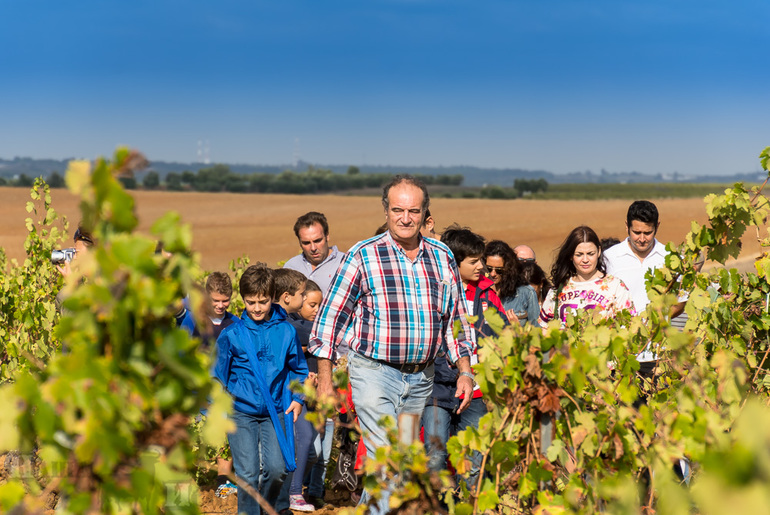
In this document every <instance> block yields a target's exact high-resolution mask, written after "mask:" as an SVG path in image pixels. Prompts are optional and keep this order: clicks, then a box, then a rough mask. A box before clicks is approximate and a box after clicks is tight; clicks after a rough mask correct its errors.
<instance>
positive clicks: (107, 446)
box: [0, 149, 230, 513]
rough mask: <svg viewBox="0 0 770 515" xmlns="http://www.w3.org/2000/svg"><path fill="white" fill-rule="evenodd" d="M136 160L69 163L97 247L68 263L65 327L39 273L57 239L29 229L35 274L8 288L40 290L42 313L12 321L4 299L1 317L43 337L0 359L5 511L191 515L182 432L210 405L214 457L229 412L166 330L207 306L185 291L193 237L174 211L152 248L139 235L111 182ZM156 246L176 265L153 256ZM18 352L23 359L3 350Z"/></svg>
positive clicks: (28, 296) (189, 457)
mask: <svg viewBox="0 0 770 515" xmlns="http://www.w3.org/2000/svg"><path fill="white" fill-rule="evenodd" d="M144 162H145V161H144V158H143V157H142V156H141V154H138V153H136V152H132V151H128V150H125V149H119V150H118V151H117V152H116V153H115V155H114V157H113V159H112V160H105V159H99V160H97V161H96V162H95V163H89V162H72V163H71V165H70V168H69V170H68V172H67V176H66V181H67V185H68V187H69V189H70V190H71V191H72V192H73V193H74V194H76V195H78V196H79V197H80V199H81V201H80V208H81V214H82V220H81V224H82V226H83V227H84V228H85V229H86V230H88V231H89V232H91V233H92V234H93V235H94V236H95V238H96V240H97V245H96V246H94V247H93V248H92V249H91V250H90V251H89V252H87V253H83V254H82V255H78V257H77V259H76V260H75V261H73V263H72V264H73V272H72V273H71V274H70V275H69V276H68V277H67V279H66V280H65V281H64V284H63V287H62V288H61V291H60V292H58V293H59V296H60V298H61V299H63V302H62V314H61V316H60V318H59V315H58V314H57V313H56V311H55V309H52V308H51V306H52V301H53V298H54V297H55V295H56V293H57V290H58V284H57V282H58V281H59V279H58V278H57V277H56V276H55V275H54V274H55V272H53V271H52V267H51V265H50V263H48V261H49V260H50V250H51V248H53V245H54V244H55V243H56V241H57V239H60V238H59V233H57V232H55V231H54V230H53V229H52V230H51V233H50V234H48V235H47V237H46V235H45V233H44V232H41V231H35V232H33V231H32V229H30V237H29V238H28V242H32V243H29V244H30V245H33V244H34V245H35V246H36V248H37V251H38V253H37V254H36V256H31V257H30V258H28V261H29V262H30V264H31V265H32V264H35V263H37V266H38V269H37V271H38V273H37V274H35V273H28V272H27V271H26V263H25V267H21V268H12V269H11V270H10V272H9V273H8V274H7V275H5V276H4V283H5V282H13V281H16V282H17V283H18V284H19V286H20V288H21V290H22V291H24V293H23V294H22V297H23V299H24V300H23V301H20V302H24V303H27V304H32V303H33V299H35V298H37V297H34V298H33V296H32V295H33V293H34V292H38V291H40V292H41V293H40V294H39V295H40V301H39V304H40V306H42V307H41V309H39V310H37V311H33V310H32V308H31V307H29V306H27V307H25V308H24V309H16V307H15V304H14V301H13V299H10V298H9V297H12V296H14V295H15V291H14V290H13V289H12V288H7V287H4V289H3V290H2V295H3V296H2V304H0V305H1V306H2V316H3V317H5V320H8V319H10V320H11V325H10V327H5V328H4V329H5V330H7V331H10V332H11V334H16V333H19V334H21V333H23V332H25V331H29V332H30V333H31V334H32V336H30V338H37V337H36V336H35V335H36V334H43V335H45V339H43V338H40V339H39V340H37V345H38V346H40V347H43V349H42V350H36V348H35V346H33V345H29V344H27V343H25V342H24V341H22V339H21V338H20V337H19V338H18V340H19V342H20V343H18V344H15V345H16V347H11V346H8V347H7V350H6V354H7V357H5V358H4V360H3V372H4V374H3V381H4V382H3V384H2V386H0V407H1V408H0V409H2V410H3V418H2V423H0V450H1V451H14V452H15V453H17V456H19V461H20V462H21V463H23V464H25V466H18V467H15V468H13V469H12V470H10V471H8V470H6V473H8V474H9V476H8V477H7V478H6V480H5V482H4V483H3V484H2V485H0V510H2V511H7V510H10V509H11V508H15V509H16V510H20V511H38V510H41V509H45V508H50V507H52V505H57V507H58V510H59V511H61V512H63V513H85V512H92V513H93V512H99V513H138V512H141V513H160V512H166V511H180V512H186V513H197V512H198V507H197V504H196V497H195V495H194V484H195V483H194V482H193V481H191V480H190V479H191V477H192V476H191V474H192V473H193V469H194V466H195V464H196V462H197V456H196V455H195V453H194V452H193V451H192V446H191V443H192V434H191V429H190V428H191V421H192V420H193V419H194V418H195V417H196V416H197V415H198V414H199V413H200V411H201V410H202V409H204V408H206V407H208V416H207V418H206V425H205V426H204V427H202V428H201V429H200V431H201V435H202V437H203V439H204V440H205V441H206V442H207V444H209V445H211V446H219V445H221V443H222V441H223V439H224V437H225V434H226V430H227V429H228V428H229V423H228V422H227V420H226V418H225V416H224V415H225V413H226V412H227V411H228V410H229V405H230V401H229V398H228V397H227V396H226V394H224V392H223V391H222V389H221V388H220V387H219V386H218V385H216V384H215V383H214V382H213V381H212V379H211V377H210V375H209V358H208V356H206V355H204V354H203V353H200V352H198V350H197V346H198V342H197V341H196V340H194V339H193V338H191V337H190V336H188V334H187V333H186V332H185V331H183V330H180V329H177V328H176V327H175V322H174V315H175V313H176V312H177V311H178V309H179V306H180V305H181V301H182V299H183V298H184V297H185V296H186V295H188V294H190V296H191V297H190V302H191V304H192V305H193V306H197V307H200V306H202V301H203V299H202V296H201V295H200V294H198V293H196V292H197V291H198V290H196V289H195V288H193V287H192V286H193V284H194V283H195V278H196V277H197V276H198V275H199V272H198V266H197V263H196V260H195V258H194V256H193V255H192V254H191V252H190V244H191V239H192V238H191V230H190V228H189V227H187V226H184V225H182V224H180V221H179V219H178V216H177V215H175V214H171V213H170V214H167V215H165V216H163V217H162V218H160V219H159V220H157V221H156V222H155V223H154V224H153V226H152V237H149V236H144V235H139V234H136V233H134V229H135V228H136V226H137V218H136V215H135V212H134V201H133V198H132V197H131V196H130V195H129V194H128V193H127V192H126V191H125V190H124V188H123V186H122V185H121V182H120V180H121V179H122V178H125V177H130V176H131V175H132V173H133V171H134V170H135V169H137V168H139V167H141V165H142V164H143V163H144ZM40 196H43V198H44V201H45V204H44V206H45V207H46V215H45V218H44V220H43V222H44V223H50V221H52V220H53V218H52V217H53V215H52V214H49V211H48V204H49V203H50V199H49V197H48V194H47V190H46V188H45V187H44V186H41V185H40V184H38V185H36V186H35V189H34V190H33V199H35V198H36V197H40ZM50 213H52V212H50ZM27 225H28V228H30V227H32V228H34V224H32V223H31V222H29V221H28V223H27ZM38 239H39V240H40V241H38ZM158 241H161V242H163V244H164V247H165V249H166V250H168V251H169V252H171V253H172V255H171V257H168V258H167V257H164V256H163V255H161V254H159V253H156V252H155V249H156V244H157V242H158ZM35 260H36V261H35ZM41 282H44V285H43V286H39V284H40V283H41ZM35 294H37V293H35ZM25 310H26V311H25ZM57 318H58V320H57ZM49 333H52V334H51V335H50V336H49ZM16 348H19V349H22V350H24V352H17V351H16V350H14V351H13V353H11V352H8V349H16ZM6 370H7V371H8V372H7V373H6ZM52 498H53V499H52Z"/></svg>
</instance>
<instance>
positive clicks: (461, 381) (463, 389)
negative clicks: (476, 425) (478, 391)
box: [455, 376, 473, 414]
mask: <svg viewBox="0 0 770 515" xmlns="http://www.w3.org/2000/svg"><path fill="white" fill-rule="evenodd" d="M455 397H457V398H458V399H459V398H461V397H462V399H463V400H462V402H461V403H460V407H459V408H457V413H458V414H459V413H462V412H463V411H465V408H467V407H468V406H469V405H470V403H471V399H472V398H473V379H471V378H470V377H468V376H460V377H458V378H457V392H455Z"/></svg>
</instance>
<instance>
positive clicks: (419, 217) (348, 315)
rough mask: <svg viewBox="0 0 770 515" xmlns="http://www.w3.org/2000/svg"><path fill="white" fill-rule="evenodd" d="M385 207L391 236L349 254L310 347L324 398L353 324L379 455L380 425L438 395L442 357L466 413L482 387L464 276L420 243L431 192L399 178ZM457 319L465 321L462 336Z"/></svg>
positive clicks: (445, 256) (358, 395)
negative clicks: (477, 383)
mask: <svg viewBox="0 0 770 515" xmlns="http://www.w3.org/2000/svg"><path fill="white" fill-rule="evenodd" d="M382 204H383V206H384V208H385V220H386V225H387V228H388V230H387V231H386V232H384V233H383V234H381V235H379V236H375V237H374V238H370V239H368V240H364V241H362V242H359V243H358V244H356V245H354V246H353V248H351V249H350V251H349V252H348V254H347V256H346V257H345V259H344V260H343V262H342V263H341V265H340V268H339V269H338V270H337V274H336V275H335V277H334V279H333V280H332V285H331V289H330V290H329V293H328V295H327V296H326V297H325V298H324V300H323V303H322V304H321V307H320V309H319V311H318V315H317V316H316V320H315V323H314V325H313V329H312V331H311V334H310V343H309V345H308V351H310V352H311V353H313V354H314V355H315V356H317V357H318V393H319V395H332V394H333V387H332V379H331V375H332V374H331V373H332V363H331V360H332V359H333V358H334V350H335V348H336V347H337V346H338V345H340V344H341V343H342V342H343V341H344V340H345V337H346V336H345V335H346V332H347V330H348V327H349V326H350V325H351V324H352V338H350V335H349V336H348V337H349V338H350V349H351V352H350V353H349V354H348V374H349V376H350V385H351V389H352V393H353V403H354V404H355V406H356V413H357V414H358V420H359V423H360V424H361V428H362V429H363V431H364V434H365V438H364V443H365V445H366V451H367V455H368V456H370V457H373V456H374V453H375V450H376V448H377V447H379V446H382V445H386V444H387V438H386V433H385V431H384V430H383V429H382V428H381V427H380V426H379V425H378V421H379V420H380V418H382V417H383V416H385V415H389V416H391V417H393V418H394V419H396V420H397V419H398V415H399V414H401V413H414V414H417V415H418V416H421V415H422V411H423V409H424V407H425V402H426V400H427V399H428V397H429V396H430V394H431V391H432V390H433V360H434V359H435V358H436V356H437V355H438V354H439V353H440V352H445V353H446V354H447V356H448V357H449V360H450V361H451V362H452V363H454V365H455V366H456V367H457V368H458V370H459V373H460V376H459V378H458V381H457V397H458V398H463V401H462V403H461V404H460V407H459V409H458V413H459V412H461V411H463V410H464V409H465V408H466V407H467V406H468V404H469V403H470V400H471V398H472V392H473V386H474V381H473V374H472V372H471V368H470V355H471V353H472V349H473V346H474V345H475V342H474V332H473V329H472V327H471V325H470V324H469V323H468V320H467V312H466V308H465V303H464V302H463V300H462V299H463V289H462V281H461V279H460V273H459V271H458V269H457V265H456V263H455V260H454V257H453V256H452V253H451V252H450V250H449V249H448V248H447V247H446V246H445V245H444V244H443V243H441V242H439V241H436V240H433V239H424V238H422V236H420V228H421V227H422V224H423V219H424V217H425V213H426V211H427V209H428V207H429V204H430V197H429V196H428V191H427V189H426V188H425V185H424V184H423V183H422V182H421V181H419V180H418V179H416V178H414V177H411V176H408V175H403V176H402V175H398V176H396V177H395V178H394V179H393V180H392V181H391V182H390V183H388V184H387V185H386V186H385V187H384V188H383V194H382ZM455 321H459V322H460V331H459V332H458V334H457V336H455V335H454V326H455ZM463 396H464V397H463ZM367 498H368V496H367V495H364V496H363V498H362V500H361V502H362V503H364V502H367Z"/></svg>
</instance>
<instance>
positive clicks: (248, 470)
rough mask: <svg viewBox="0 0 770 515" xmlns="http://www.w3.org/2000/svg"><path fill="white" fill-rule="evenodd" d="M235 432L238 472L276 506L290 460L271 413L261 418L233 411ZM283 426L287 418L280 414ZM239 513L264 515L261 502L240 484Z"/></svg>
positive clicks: (232, 437) (233, 444)
mask: <svg viewBox="0 0 770 515" xmlns="http://www.w3.org/2000/svg"><path fill="white" fill-rule="evenodd" d="M232 419H233V421H234V422H235V425H236V429H235V433H232V434H229V435H228V440H229V441H230V452H231V453H232V455H233V469H234V471H235V475H236V476H238V477H239V478H240V479H242V480H243V481H245V482H247V483H248V484H249V485H251V487H252V488H253V489H254V490H256V491H257V492H259V494H260V495H261V496H262V497H264V498H265V500H266V501H267V502H269V503H270V505H271V506H275V502H276V500H277V499H278V494H279V493H280V491H281V485H282V484H283V481H284V479H286V463H285V462H284V461H283V455H282V454H281V448H280V446H279V445H278V438H277V436H276V434H275V428H274V427H273V421H272V420H271V419H270V416H269V415H268V416H266V417H258V416H255V415H249V414H247V413H242V412H240V411H233V414H232ZM280 419H281V424H282V425H283V417H280ZM238 513H246V514H248V515H260V514H261V513H262V510H261V509H260V506H259V503H257V501H256V500H255V499H254V498H253V497H251V496H250V495H249V494H248V493H246V491H245V490H243V489H242V488H241V487H240V486H239V487H238Z"/></svg>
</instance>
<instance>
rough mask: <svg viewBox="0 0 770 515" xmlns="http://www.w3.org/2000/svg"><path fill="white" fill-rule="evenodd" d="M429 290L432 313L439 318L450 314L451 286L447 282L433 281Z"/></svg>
mask: <svg viewBox="0 0 770 515" xmlns="http://www.w3.org/2000/svg"><path fill="white" fill-rule="evenodd" d="M429 288H430V306H431V308H432V309H431V311H432V312H433V313H434V314H436V315H437V316H438V317H439V318H443V317H444V316H446V314H447V313H448V312H449V304H450V300H451V293H452V291H451V286H450V285H449V283H448V282H446V281H441V280H438V279H431V280H430V282H429Z"/></svg>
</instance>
